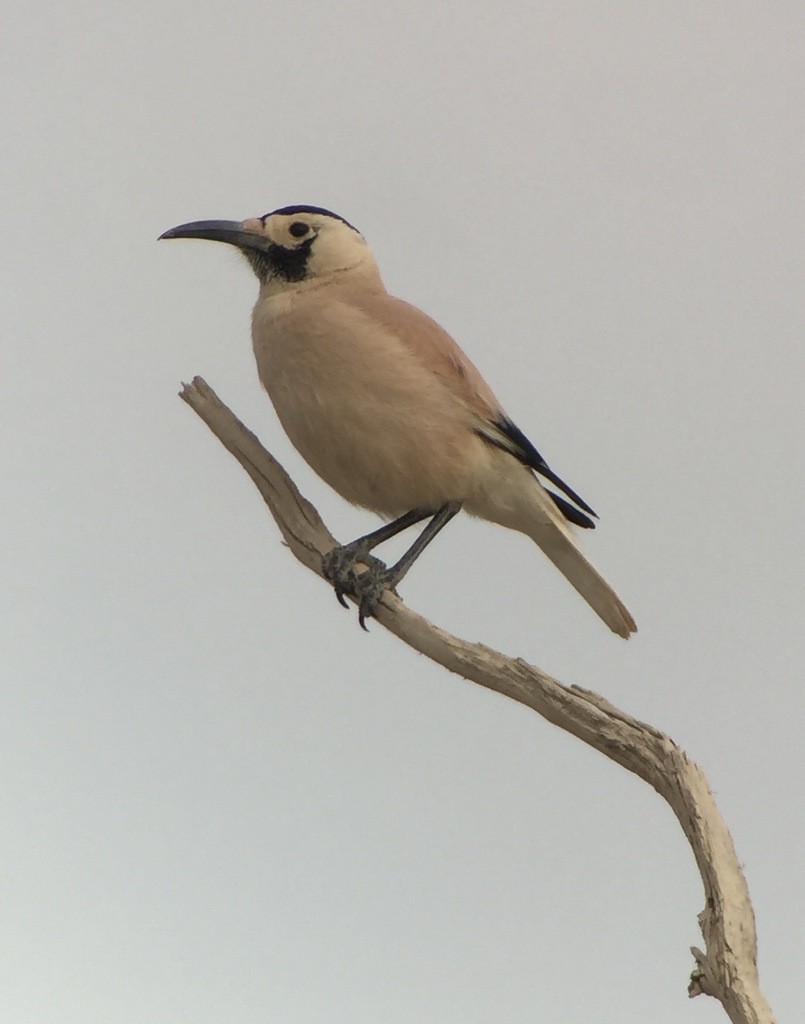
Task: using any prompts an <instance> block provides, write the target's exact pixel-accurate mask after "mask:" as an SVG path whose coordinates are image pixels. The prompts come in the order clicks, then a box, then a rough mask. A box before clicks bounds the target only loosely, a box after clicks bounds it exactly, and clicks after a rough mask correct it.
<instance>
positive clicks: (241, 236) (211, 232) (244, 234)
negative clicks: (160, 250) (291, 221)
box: [157, 220, 271, 251]
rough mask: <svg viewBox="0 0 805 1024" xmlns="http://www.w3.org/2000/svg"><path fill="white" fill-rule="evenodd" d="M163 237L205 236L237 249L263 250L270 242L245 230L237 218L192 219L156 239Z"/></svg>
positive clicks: (264, 237) (212, 240) (263, 236)
mask: <svg viewBox="0 0 805 1024" xmlns="http://www.w3.org/2000/svg"><path fill="white" fill-rule="evenodd" d="M163 238H206V239H207V240H209V241H211V242H227V243H228V244H229V245H236V246H237V247H238V248H239V249H257V250H260V251H265V250H266V249H267V248H268V247H269V245H270V244H271V243H270V241H269V239H268V238H266V236H265V235H258V234H256V233H255V232H254V231H248V230H246V228H244V226H243V222H242V221H239V220H194V221H191V222H190V223H189V224H179V226H178V227H175V228H169V229H168V230H167V231H163V233H162V234H161V235H160V236H159V239H157V241H159V240H160V239H163Z"/></svg>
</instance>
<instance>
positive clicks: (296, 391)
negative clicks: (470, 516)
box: [253, 296, 484, 516]
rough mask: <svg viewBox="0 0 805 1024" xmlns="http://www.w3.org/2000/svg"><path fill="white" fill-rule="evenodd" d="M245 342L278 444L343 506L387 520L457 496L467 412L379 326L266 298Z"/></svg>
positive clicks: (313, 300) (324, 305) (318, 300)
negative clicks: (290, 448)
mask: <svg viewBox="0 0 805 1024" xmlns="http://www.w3.org/2000/svg"><path fill="white" fill-rule="evenodd" d="M253 341H254V352H255V357H256V360H257V368H258V373H259V376H260V380H261V382H262V384H263V386H264V387H265V389H266V391H267V392H268V395H269V397H270V398H271V401H272V403H273V405H274V407H275V409H276V411H277V415H278V417H279V419H280V422H281V423H282V426H283V428H284V429H285V431H286V433H287V434H288V437H289V438H290V440H291V441H292V443H293V444H294V446H295V447H296V448H297V450H298V451H299V452H300V454H301V455H302V456H303V457H304V458H305V460H306V461H307V462H308V463H309V464H310V466H311V467H312V468H313V469H314V470H315V471H316V472H317V473H318V474H319V476H321V477H322V478H323V479H324V480H325V481H326V482H327V483H329V484H330V486H331V487H333V488H334V489H335V490H336V491H338V492H339V493H340V494H341V495H342V496H343V497H344V498H346V499H347V501H350V502H352V503H353V504H357V505H361V506H364V507H366V508H370V509H374V510H375V511H377V512H379V513H381V514H383V515H390V516H393V515H399V514H402V512H405V511H407V510H408V509H410V508H414V507H425V506H427V507H436V506H439V505H441V504H443V503H444V502H446V501H449V500H453V499H459V500H463V499H464V498H465V497H466V495H467V492H468V490H469V489H470V488H471V486H472V476H473V466H472V462H473V458H474V457H477V456H479V455H481V454H482V450H483V447H484V444H483V442H482V441H481V440H480V439H479V438H478V437H477V435H476V434H475V432H474V429H473V418H472V414H471V413H470V412H469V411H468V410H467V409H466V407H465V406H464V404H463V403H462V402H461V401H459V400H458V399H457V398H456V396H455V395H454V394H453V393H452V392H450V391H449V389H447V388H446V387H445V386H444V384H443V383H442V382H441V381H440V379H439V378H438V377H437V376H436V375H434V374H433V373H432V372H431V371H430V370H429V369H428V368H427V366H425V365H423V364H422V362H421V361H420V360H419V359H418V358H417V357H416V355H415V354H414V353H412V352H411V351H410V350H409V349H408V348H407V347H406V346H405V345H404V344H403V343H402V342H401V340H400V339H399V338H398V337H397V336H395V335H394V333H393V332H392V331H390V330H389V329H388V328H387V327H384V326H383V325H382V324H380V323H378V322H377V321H375V320H373V319H372V318H371V317H370V316H367V315H366V314H365V313H364V312H362V311H361V310H360V309H359V308H356V307H354V306H351V305H350V304H349V303H346V302H334V301H328V300H327V299H326V297H324V296H321V297H318V296H307V297H306V298H305V300H304V301H297V302H294V301H293V300H289V299H288V298H287V297H282V301H277V300H276V299H273V298H272V299H270V300H268V301H263V302H260V303H258V305H257V306H256V307H255V311H254V317H253Z"/></svg>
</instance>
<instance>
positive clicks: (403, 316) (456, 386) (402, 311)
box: [350, 292, 597, 528]
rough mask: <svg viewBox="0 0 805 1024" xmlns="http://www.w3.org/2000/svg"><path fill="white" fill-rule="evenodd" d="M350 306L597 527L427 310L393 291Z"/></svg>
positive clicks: (578, 520) (573, 516) (365, 296)
mask: <svg viewBox="0 0 805 1024" xmlns="http://www.w3.org/2000/svg"><path fill="white" fill-rule="evenodd" d="M350 301H351V302H354V303H355V305H357V306H358V307H359V308H360V309H361V310H362V311H363V312H364V313H366V314H367V315H368V316H370V317H372V319H374V320H377V321H378V322H379V323H381V324H382V325H383V326H384V327H387V328H388V329H389V330H390V331H391V332H392V333H393V334H394V335H395V336H396V337H397V338H399V339H400V341H401V342H402V344H403V345H404V346H405V347H406V348H407V349H408V350H409V351H410V352H411V353H412V354H413V355H414V356H415V357H416V358H417V359H418V360H419V361H420V362H422V363H423V364H424V365H425V366H427V367H428V369H429V370H431V371H432V372H433V373H434V374H436V375H437V376H438V377H439V378H440V379H441V381H442V383H443V384H444V385H445V386H446V387H447V388H449V389H450V391H452V392H453V393H454V394H455V395H456V397H458V398H459V399H460V400H461V401H462V402H463V403H464V404H465V405H466V406H467V407H469V408H470V409H472V411H473V412H475V413H476V415H477V416H478V427H477V431H478V433H479V434H480V435H481V437H483V438H484V439H485V440H486V441H489V442H490V443H491V444H494V445H495V446H496V447H498V448H502V449H503V450H504V451H507V452H509V454H510V455H513V456H514V458H516V459H517V460H518V461H520V462H522V463H523V464H524V465H526V466H529V467H530V468H531V469H533V470H534V472H535V473H538V474H539V475H540V476H541V477H543V478H544V479H545V480H548V481H550V483H552V484H553V485H554V486H555V487H557V488H558V489H559V490H560V491H561V492H562V493H563V494H564V495H565V496H566V497H567V498H569V499H570V501H566V500H565V498H562V497H560V496H559V495H557V494H554V493H553V492H552V491H548V494H550V496H551V498H552V499H553V501H554V502H555V503H556V505H557V506H558V508H559V510H560V511H561V512H562V514H563V515H564V516H565V518H566V519H568V520H569V521H570V522H571V523H574V524H575V525H577V526H582V527H587V528H590V527H594V526H595V523H594V522H593V521H592V519H591V518H590V516H596V513H595V512H594V511H593V510H592V509H591V508H590V506H589V505H588V504H587V503H586V502H585V501H584V500H583V499H582V498H581V497H579V495H578V494H576V492H575V491H574V490H572V489H571V488H570V487H569V486H568V485H567V484H566V483H565V482H564V481H563V480H562V479H561V478H560V477H559V476H557V475H556V473H554V471H553V470H552V469H551V468H550V466H549V465H548V463H547V462H546V461H545V459H544V458H543V457H542V455H540V453H539V452H538V451H537V449H536V448H535V447H534V445H533V444H532V443H531V442H530V441H529V440H528V438H527V437H526V436H525V434H524V433H523V432H522V431H521V430H520V429H519V427H517V426H516V425H515V424H514V423H513V422H512V420H510V419H509V417H508V416H507V415H506V413H505V412H504V410H503V407H502V406H501V404H500V402H499V401H498V400H497V398H496V397H495V395H494V392H493V391H492V389H491V388H490V387H489V385H488V384H487V383H486V381H485V380H484V378H483V377H482V376H481V373H480V371H479V370H478V368H477V367H476V366H475V364H474V363H473V362H472V361H471V360H470V359H469V357H468V356H467V355H466V354H465V352H464V351H463V350H462V349H461V347H460V346H459V345H458V344H457V343H456V342H455V341H454V340H453V338H452V337H451V336H450V335H449V334H448V333H447V331H446V330H445V329H444V328H443V327H441V326H440V325H439V324H438V323H436V321H435V320H432V319H431V318H430V317H429V316H428V315H427V314H426V313H423V312H422V310H421V309H417V307H416V306H412V305H411V304H410V303H408V302H405V301H403V300H402V299H397V298H395V297H394V296H393V295H389V294H388V293H387V292H371V293H362V294H360V295H355V296H351V297H350ZM571 502H573V504H571ZM576 506H578V507H576ZM580 510H581V511H580ZM596 518H597V517H596Z"/></svg>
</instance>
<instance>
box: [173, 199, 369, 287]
mask: <svg viewBox="0 0 805 1024" xmlns="http://www.w3.org/2000/svg"><path fill="white" fill-rule="evenodd" d="M159 237H160V238H206V239H209V240H210V241H214V242H227V243H228V244H229V245H234V246H237V248H238V249H240V251H241V252H242V253H243V255H244V256H245V257H246V259H247V260H248V261H249V264H250V265H251V268H252V270H254V272H255V274H256V275H257V277H258V279H259V281H260V283H261V284H262V285H268V286H270V287H272V288H276V289H277V290H280V289H284V288H287V287H292V286H295V285H298V284H299V283H300V282H303V281H310V280H313V279H317V278H322V279H323V278H327V277H330V276H332V275H334V274H338V273H341V272H343V271H346V270H352V269H354V268H356V267H358V266H360V265H361V264H367V263H368V264H369V265H370V266H372V267H374V259H373V257H372V254H371V251H370V249H369V247H368V245H367V244H366V240H365V239H364V237H363V235H362V234H361V233H360V232H359V231H358V230H357V229H356V228H354V227H353V226H352V225H351V224H350V223H349V222H348V221H346V220H344V218H343V217H339V216H338V214H336V213H331V212H330V211H329V210H323V209H321V207H318V206H283V207H282V208H281V209H279V210H274V211H272V212H271V213H266V214H264V216H262V217H254V218H251V219H249V220H244V221H234V220H198V221H193V222H192V223H190V224H180V225H179V226H178V227H175V228H171V229H170V230H169V231H166V232H164V234H162V235H160V236H159Z"/></svg>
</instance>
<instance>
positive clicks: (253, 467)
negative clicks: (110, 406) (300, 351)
mask: <svg viewBox="0 0 805 1024" xmlns="http://www.w3.org/2000/svg"><path fill="white" fill-rule="evenodd" d="M181 398H182V399H183V400H184V401H185V402H187V404H188V405H190V406H191V407H192V408H193V409H194V410H195V412H196V413H198V415H199V416H200V417H201V418H202V419H203V420H204V422H205V423H206V424H207V426H208V427H209V428H210V430H212V432H213V433H214V434H215V435H216V437H218V439H219V440H220V441H221V443H222V444H223V445H224V446H225V447H226V448H227V449H228V450H229V451H230V452H231V453H232V454H233V455H234V456H235V458H236V459H237V460H238V462H240V464H241V465H242V466H243V468H244V469H245V470H246V472H247V473H248V474H249V476H250V477H251V478H252V480H253V481H254V483H255V484H256V485H257V488H258V489H259V491H260V493H261V494H262V496H263V498H264V499H265V502H266V504H267V505H268V507H269V509H270V511H271V514H272V515H273V517H274V519H275V520H276V523H277V525H278V526H279V528H280V531H281V533H282V535H283V537H284V539H285V540H286V542H287V544H288V546H289V547H290V549H291V551H292V552H293V554H294V555H295V556H296V557H297V558H298V559H299V561H300V562H302V563H303V564H304V565H306V566H307V567H308V568H309V569H312V570H313V572H315V573H317V574H318V575H319V576H322V568H321V560H322V557H323V555H324V554H326V552H327V551H329V550H330V549H331V548H332V547H334V546H335V545H336V544H337V541H336V540H335V539H334V538H333V537H332V535H331V534H330V532H329V531H328V530H327V528H326V527H325V525H324V523H323V522H322V521H321V519H320V517H319V515H318V513H317V512H316V510H315V509H314V508H313V506H312V505H311V504H310V503H309V502H308V501H306V500H305V498H303V497H302V495H301V494H300V493H299V491H298V490H297V489H296V487H295V486H294V483H293V481H292V480H291V479H290V477H289V476H288V474H287V473H286V472H285V470H284V469H283V468H282V466H280V464H279V463H278V462H277V461H276V460H275V459H274V458H273V457H272V456H271V455H270V454H269V453H268V452H267V451H266V450H265V448H263V446H262V445H261V444H260V442H259V441H258V440H257V438H256V437H255V436H254V434H252V433H251V432H250V431H248V430H247V429H246V428H245V427H244V426H243V424H242V423H241V422H240V421H239V420H238V419H237V418H236V417H235V416H234V415H233V413H232V412H230V410H229V409H227V407H226V406H225V405H224V404H223V403H222V402H221V401H220V400H219V398H218V397H217V395H216V394H215V392H214V391H213V390H212V389H211V388H210V387H209V386H208V385H207V384H206V383H205V382H204V381H203V380H202V379H201V378H200V377H196V378H195V379H194V380H193V383H192V384H186V385H184V387H183V390H182V392H181ZM376 617H377V619H378V621H379V622H380V623H381V624H382V625H383V626H385V628H386V629H388V630H389V631H390V632H392V633H394V634H395V635H396V636H398V637H399V638H400V639H401V640H403V641H404V642H405V643H407V644H408V645H409V646H410V647H413V648H414V649H415V650H417V651H419V652H420V653H421V654H425V655H427V656H428V657H429V658H431V659H432V660H433V661H435V662H438V663H439V664H440V665H443V666H444V667H445V668H447V669H449V670H450V671H451V672H456V673H458V674H459V675H461V676H464V677H465V678H466V679H470V680H472V681H473V682H475V683H478V684H479V685H481V686H485V687H487V688H488V689H490V690H495V691H497V692H498V693H502V694H504V695H505V696H507V697H511V698H512V699H513V700H516V701H519V702H520V703H521V704H525V705H526V706H527V707H530V708H532V709H533V710H534V711H536V712H537V713H538V714H540V715H542V717H543V718H546V719H547V720H548V721H549V722H552V723H553V724H554V725H557V726H559V727H560V728H561V729H564V730H565V731H566V732H569V733H572V734H573V735H574V736H577V737H578V738H579V739H581V740H583V741H584V742H585V743H587V744H589V745H590V746H591V747H594V748H595V749H596V750H599V751H600V752H601V753H602V754H604V755H606V756H607V757H609V758H611V759H612V760H613V761H616V762H617V763H618V764H620V765H622V766H623V767H624V768H627V769H628V770H629V771H630V772H634V774H635V775H638V776H639V777H640V778H641V779H643V780H644V781H645V782H647V783H649V785H651V786H653V787H654V789H655V790H656V791H657V792H658V793H659V794H660V796H662V797H663V799H664V800H666V801H667V803H668V804H669V805H670V807H671V809H672V810H673V812H674V814H675V815H676V817H677V819H678V821H679V823H680V825H681V826H682V830H683V831H684V833H685V836H686V837H687V840H688V842H689V843H690V846H691V849H692V850H693V855H694V857H695V858H696V863H697V865H698V868H699V872H700V874H701V877H702V883H703V885H704V893H705V908H704V910H703V911H702V912H701V914H699V925H700V928H701V931H702V935H703V938H704V943H705V950H704V952H702V951H701V950H699V949H697V948H695V947H694V948H693V949H692V950H691V952H692V953H693V956H694V959H695V961H696V966H695V967H694V969H693V973H692V975H691V980H690V985H689V987H688V992H689V994H690V995H691V996H697V995H701V994H706V995H710V996H713V997H714V998H715V999H718V1000H720V1002H721V1003H722V1005H723V1007H724V1009H725V1011H726V1013H727V1015H728V1017H729V1019H730V1021H732V1022H733V1024H774V1018H773V1017H772V1013H771V1010H770V1009H769V1006H768V1004H767V1002H766V1000H765V998H764V997H763V994H762V992H761V991H760V985H759V982H758V975H757V938H756V932H755V919H754V913H753V911H752V904H751V901H750V898H749V890H748V888H747V884H746V879H745V878H744V875H743V872H742V870H741V866H740V864H739V862H738V858H737V856H736V854H735V848H734V846H733V843H732V838H731V836H730V834H729V831H728V829H727V826H726V825H725V823H724V821H723V819H722V817H721V815H720V813H719V811H718V808H717V807H716V804H715V801H714V799H713V795H712V793H711V792H710V789H709V787H708V785H707V780H706V779H705V777H704V774H703V773H702V771H701V769H700V768H699V767H698V766H697V765H696V764H695V763H694V762H693V761H691V760H689V758H688V757H687V756H686V754H685V752H684V751H683V750H681V749H680V748H679V747H678V746H677V745H676V744H675V743H674V742H673V740H671V739H670V737H668V736H666V735H665V734H664V733H661V732H659V731H658V730H656V729H654V728H652V727H651V726H649V725H646V724H645V723H644V722H639V721H638V720H637V719H635V718H632V717H631V716H630V715H627V714H625V713H624V712H623V711H620V710H619V709H618V708H616V707H615V706H614V705H613V704H610V703H609V701H607V700H606V699H605V698H603V697H601V696H599V695H598V694H596V693H593V692H591V691H589V690H584V689H582V688H581V687H578V686H570V687H568V686H563V685H562V684H561V683H559V682H557V680H555V679H553V678H551V676H549V675H547V674H546V673H544V672H542V671H541V670H540V669H538V668H536V667H535V666H533V665H529V664H528V663H527V662H525V661H523V660H521V659H519V658H518V659H512V658H507V657H505V656H504V655H502V654H499V653H498V652H497V651H494V650H492V649H491V648H489V647H484V646H483V645H482V644H472V643H468V642H466V641H464V640H460V639H458V637H455V636H452V635H451V634H450V633H447V632H446V631H445V630H443V629H439V627H438V626H434V625H433V624H432V623H431V622H429V621H428V620H427V619H425V618H423V617H422V616H420V615H417V614H416V613H415V612H413V611H411V609H410V608H407V607H406V606H405V605H404V604H403V603H402V601H400V599H399V598H398V597H397V596H396V595H394V594H389V593H387V594H386V595H384V597H383V598H382V600H381V603H380V605H379V606H378V609H377V615H376Z"/></svg>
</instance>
